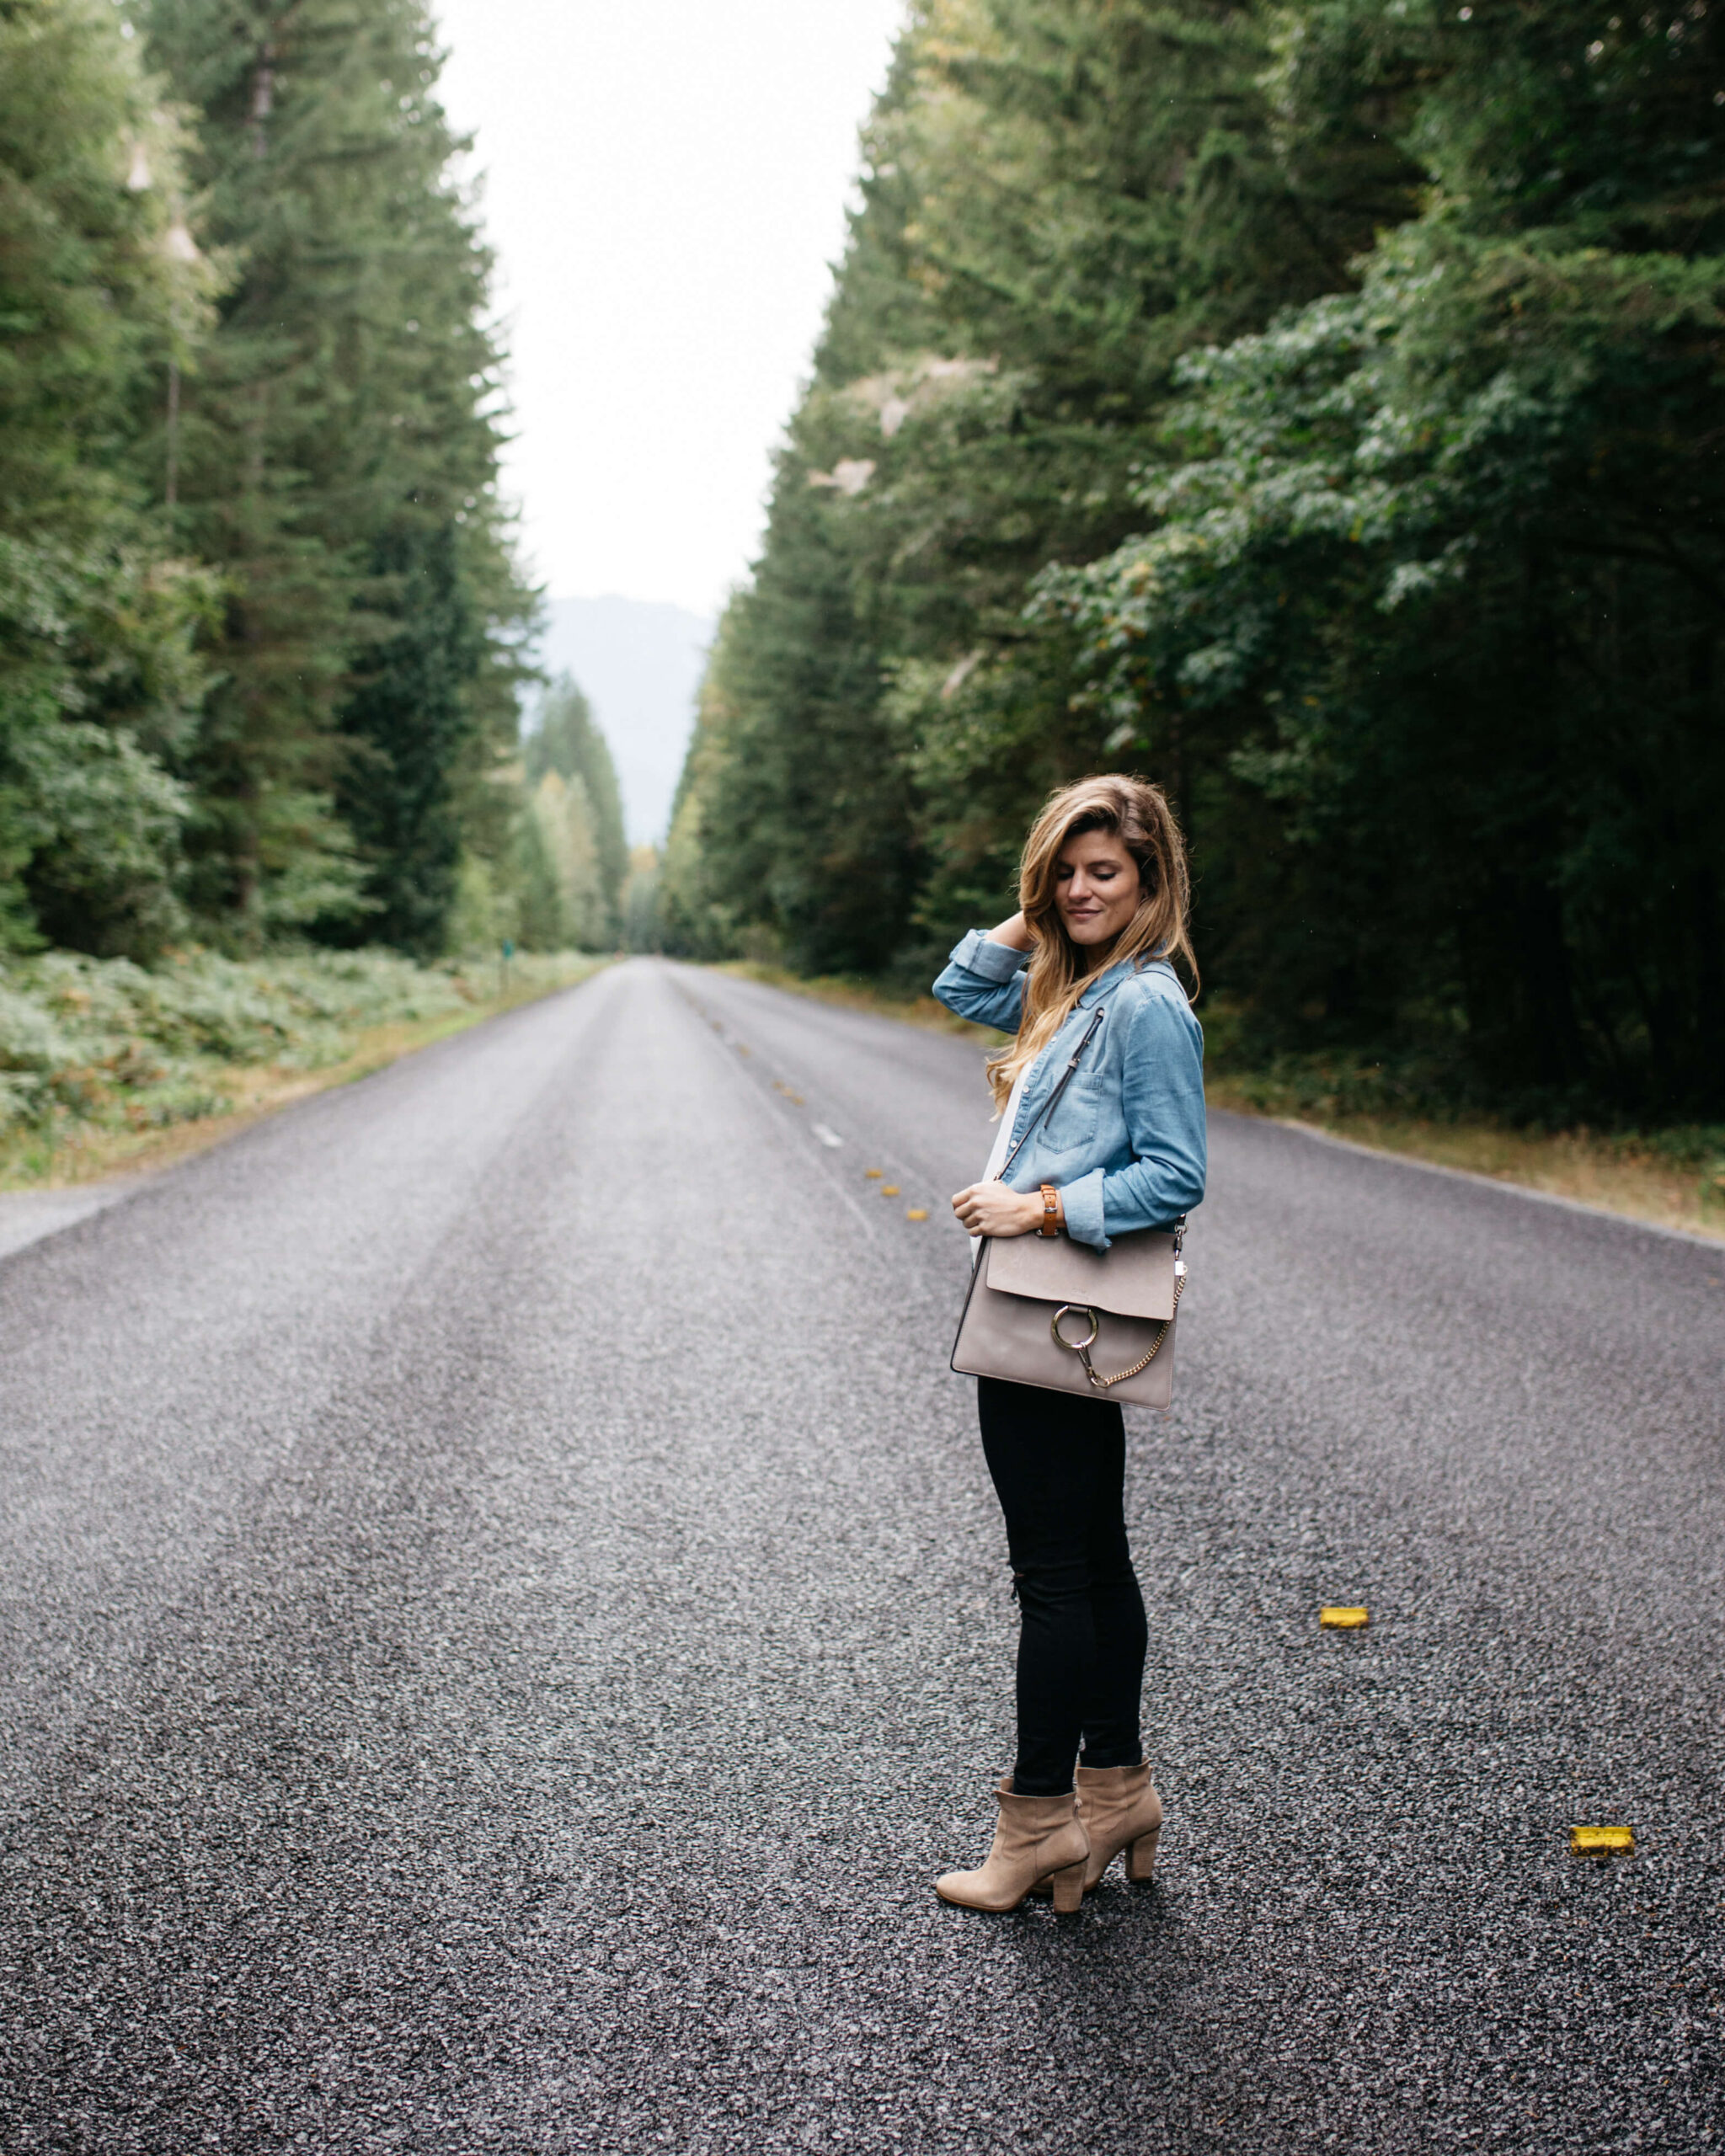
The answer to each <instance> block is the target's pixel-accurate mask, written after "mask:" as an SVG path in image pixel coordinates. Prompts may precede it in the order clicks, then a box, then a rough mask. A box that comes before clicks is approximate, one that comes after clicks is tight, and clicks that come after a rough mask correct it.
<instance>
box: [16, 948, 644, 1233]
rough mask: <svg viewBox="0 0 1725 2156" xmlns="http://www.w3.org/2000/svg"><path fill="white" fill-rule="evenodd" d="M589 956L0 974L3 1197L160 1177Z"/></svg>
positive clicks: (61, 959) (538, 992) (286, 959)
mask: <svg viewBox="0 0 1725 2156" xmlns="http://www.w3.org/2000/svg"><path fill="white" fill-rule="evenodd" d="M603 963H605V961H604V960H602V959H601V958H590V957H587V956H585V954H581V953H552V954H548V955H537V954H534V955H526V954H523V955H520V956H517V957H516V958H515V959H513V960H512V961H511V962H510V966H509V968H508V976H509V977H508V980H507V984H506V985H505V981H504V980H503V979H502V978H501V969H499V963H498V961H497V960H496V959H494V958H488V959H484V960H481V961H469V962H465V963H457V962H449V963H441V964H437V965H431V966H421V965H416V964H414V963H413V961H412V960H410V959H407V958H401V957H399V956H398V954H396V953H393V952H385V951H343V952H334V951H331V952H299V953H292V954H290V955H284V956H280V957H277V958H259V959H248V960H238V959H230V958H220V957H218V956H217V955H216V954H215V953H211V952H206V951H190V952H184V953H175V954H174V956H172V957H170V958H168V959H167V960H166V961H165V962H164V963H163V964H162V965H160V966H158V967H156V968H153V969H149V970H146V969H144V968H142V967H139V966H136V965H133V964H131V963H130V962H129V961H127V960H125V959H112V958H110V959H102V958H85V957H83V956H82V955H80V954H78V953H72V952H63V951H53V952H47V953H43V954H41V955H40V957H36V958H26V959H12V960H9V961H8V962H7V963H5V964H3V965H0V1190H25V1189H44V1188H54V1187H63V1186H65V1185H67V1184H72V1183H79V1182H91V1181H93V1180H94V1179H96V1178H98V1177H103V1176H107V1175H111V1174H114V1173H115V1172H116V1171H121V1170H136V1171H143V1170H147V1169H151V1168H156V1167H161V1166H166V1165H168V1163H169V1162H170V1161H175V1160H179V1159H182V1158H184V1157H185V1156H186V1155H189V1154H191V1153H195V1152H199V1151H201V1150H203V1149H204V1148H205V1147H206V1146H208V1145H216V1144H217V1143H219V1142H220V1141H221V1140H222V1139H225V1138H228V1137H231V1136H232V1135H233V1134H234V1133H235V1132H236V1131H238V1130H241V1129H244V1128H245V1127H246V1126H247V1125H248V1124H249V1123H255V1122H257V1121H258V1120H259V1118H262V1117H264V1116H265V1115H268V1114H270V1113H272V1112H273V1111H274V1110H275V1109H277V1108H280V1107H286V1105H287V1103H288V1102H291V1101H295V1100H298V1099H301V1098H302V1097H304V1096H306V1095H307V1094H309V1093H316V1092H322V1091H324V1090H325V1089H326V1088H328V1087H329V1086H339V1085H345V1084H348V1083H350V1081H353V1080H355V1079H356V1078H363V1077H365V1076H366V1075H368V1074H369V1073H370V1072H371V1071H373V1070H381V1069H382V1067H383V1065H386V1064H388V1063H393V1062H394V1061H395V1060H396V1059H397V1058H398V1057H399V1056H403V1055H406V1054H411V1053H412V1052H413V1051H414V1049H420V1048H425V1047H427V1046H429V1045H430V1043H431V1042H433V1041H436V1040H441V1039H444V1038H446V1037H447V1036H448V1035H450V1034H451V1033H461V1032H463V1031H464V1030H465V1029H466V1028H467V1027H469V1026H473V1025H477V1024H478V1022H480V1021H481V1020H482V1019H484V1018H489V1017H494V1016H495V1015H496V1014H497V1013H498V1012H499V1011H507V1010H511V1009H513V1008H514V1007H515V1006H516V1005H518V1004H522V1003H529V1002H532V1001H537V999H538V998H539V997H540V996H542V995H550V994H552V993H553V991H554V990H558V989H559V988H566V987H569V986H571V985H573V984H574V982H576V981H579V980H584V979H586V978H587V976H588V975H589V974H591V973H593V972H594V971H595V970H596V969H598V968H599V967H600V966H601V965H602V964H603Z"/></svg>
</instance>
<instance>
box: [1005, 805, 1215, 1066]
mask: <svg viewBox="0 0 1725 2156" xmlns="http://www.w3.org/2000/svg"><path fill="white" fill-rule="evenodd" d="M1086 831H1107V832H1108V833H1110V834H1111V835H1113V836H1114V837H1115V838H1118V839H1119V841H1120V843H1121V845H1122V846H1124V847H1125V849H1126V851H1127V852H1128V853H1130V855H1131V857H1132V858H1133V860H1134V861H1135V862H1137V864H1138V875H1139V881H1140V896H1139V901H1138V910H1137V912H1136V913H1135V914H1134V915H1133V916H1132V918H1131V920H1130V921H1128V922H1127V924H1126V926H1124V928H1123V929H1122V930H1121V931H1120V932H1119V935H1118V936H1117V937H1115V938H1114V942H1112V943H1109V944H1104V945H1101V946H1088V947H1086V946H1081V945H1079V944H1076V943H1074V942H1073V941H1072V940H1071V937H1069V936H1068V935H1067V933H1066V930H1065V923H1064V922H1063V921H1061V919H1060V908H1059V906H1058V905H1056V903H1055V892H1056V890H1057V889H1058V888H1059V878H1058V873H1057V872H1058V870H1059V868H1060V850H1061V848H1062V847H1063V846H1065V845H1066V843H1067V841H1069V840H1071V839H1075V838H1077V837H1079V836H1081V835H1082V834H1083V833H1084V832H1086ZM1018 904H1019V905H1020V906H1021V907H1022V909H1023V914H1024V924H1025V926H1026V927H1027V928H1028V930H1029V931H1030V932H1031V934H1032V935H1033V937H1035V939H1036V943H1035V947H1034V949H1033V952H1032V953H1031V958H1030V968H1029V972H1028V975H1027V977H1026V979H1025V983H1024V1007H1023V1012H1022V1014H1021V1015H1020V1017H1019V1020H1018V1034H1017V1039H1016V1040H1014V1041H1013V1043H1012V1046H1011V1047H1010V1048H1005V1049H1001V1051H1000V1053H999V1054H997V1055H994V1056H991V1057H990V1059H989V1064H988V1082H989V1084H990V1086H991V1087H992V1088H993V1091H994V1097H995V1104H996V1107H1001V1108H1004V1107H1005V1106H1006V1104H1007V1097H1008V1096H1009V1095H1010V1094H1011V1092H1012V1086H1013V1085H1014V1083H1015V1082H1016V1081H1017V1076H1018V1073H1019V1072H1020V1071H1021V1070H1023V1069H1024V1068H1025V1066H1026V1065H1028V1064H1031V1063H1033V1062H1034V1061H1035V1060H1036V1059H1037V1057H1038V1056H1039V1055H1040V1054H1042V1051H1043V1050H1044V1049H1045V1048H1046V1047H1047V1046H1048V1044H1049V1042H1050V1041H1051V1040H1052V1039H1053V1038H1054V1037H1055V1034H1056V1033H1059V1031H1060V1027H1062V1026H1063V1025H1065V1022H1066V1021H1067V1019H1068V1018H1069V1017H1071V1015H1072V1012H1073V1010H1074V1009H1075V1008H1076V1005H1077V1001H1078V999H1079V997H1080V996H1081V995H1082V994H1083V993H1084V989H1085V985H1086V983H1087V981H1088V980H1089V979H1091V977H1092V975H1093V974H1097V973H1099V972H1100V971H1101V970H1102V969H1103V967H1105V966H1114V965H1118V964H1119V963H1120V961H1121V960H1122V959H1123V958H1137V959H1140V960H1143V959H1148V958H1178V959H1183V961H1184V962H1185V966H1186V970H1187V971H1188V974H1190V975H1191V977H1192V990H1191V993H1192V994H1193V995H1196V994H1197V992H1198V958H1197V956H1196V954H1195V953H1194V950H1193V948H1192V937H1191V934H1190V931H1189V927H1188V915H1190V912H1191V910H1192V883H1191V878H1190V876H1189V875H1188V872H1187V867H1186V842H1185V841H1184V840H1183V838H1182V837H1181V835H1180V826H1179V825H1178V823H1176V822H1175V820H1174V812H1173V810H1172V809H1170V808H1169V806H1168V803H1167V796H1166V795H1165V794H1164V793H1163V792H1162V788H1161V787H1158V786H1152V785H1151V782H1150V781H1149V780H1148V779H1144V778H1135V777H1131V776H1127V775H1126V774H1125V773H1124V772H1120V771H1108V772H1104V773H1103V774H1101V775H1100V776H1097V777H1095V778H1081V779H1080V780H1079V781H1078V782H1077V783H1076V785H1075V786H1063V787H1060V789H1059V791H1058V792H1055V793H1052V794H1050V795H1049V799H1048V802H1047V804H1046V806H1045V807H1044V809H1043V812H1042V814H1040V815H1039V817H1038V818H1037V819H1036V821H1035V823H1034V824H1033V825H1032V826H1031V830H1030V835H1029V837H1028V839H1026V840H1025V841H1024V852H1023V858H1022V859H1021V860H1020V862H1019V863H1018Z"/></svg>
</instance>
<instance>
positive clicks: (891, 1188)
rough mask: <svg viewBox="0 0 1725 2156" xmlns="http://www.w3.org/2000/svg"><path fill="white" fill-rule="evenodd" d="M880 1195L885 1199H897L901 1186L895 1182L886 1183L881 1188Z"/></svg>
mask: <svg viewBox="0 0 1725 2156" xmlns="http://www.w3.org/2000/svg"><path fill="white" fill-rule="evenodd" d="M880 1194H881V1196H882V1197H883V1198H896V1197H897V1196H898V1194H899V1186H898V1185H897V1184H896V1183H895V1182H884V1183H883V1184H882V1185H881V1186H880Z"/></svg>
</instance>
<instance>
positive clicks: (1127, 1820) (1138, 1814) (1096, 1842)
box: [1078, 1767, 1162, 1892]
mask: <svg viewBox="0 0 1725 2156" xmlns="http://www.w3.org/2000/svg"><path fill="white" fill-rule="evenodd" d="M1078 1805H1079V1810H1080V1812H1081V1813H1082V1815H1083V1819H1084V1831H1085V1833H1087V1835H1088V1836H1089V1837H1090V1860H1089V1861H1088V1863H1087V1864H1086V1865H1085V1867H1084V1885H1085V1889H1086V1892H1088V1891H1089V1889H1090V1888H1091V1887H1094V1886H1095V1884H1096V1882H1097V1880H1098V1879H1100V1878H1101V1877H1102V1876H1103V1872H1105V1871H1106V1870H1108V1866H1109V1865H1111V1864H1112V1863H1113V1862H1114V1859H1115V1858H1116V1857H1117V1856H1118V1855H1119V1854H1120V1851H1121V1850H1122V1849H1124V1851H1125V1852H1126V1876H1127V1877H1128V1878H1129V1879H1133V1880H1146V1879H1148V1878H1149V1877H1150V1876H1151V1872H1152V1871H1153V1870H1155V1868H1156V1838H1157V1837H1158V1836H1159V1835H1160V1834H1161V1833H1162V1799H1161V1798H1160V1797H1159V1796H1157V1795H1156V1790H1155V1789H1154V1788H1153V1787H1152V1786H1151V1779H1150V1769H1149V1768H1148V1767H1081V1768H1080V1769H1078Z"/></svg>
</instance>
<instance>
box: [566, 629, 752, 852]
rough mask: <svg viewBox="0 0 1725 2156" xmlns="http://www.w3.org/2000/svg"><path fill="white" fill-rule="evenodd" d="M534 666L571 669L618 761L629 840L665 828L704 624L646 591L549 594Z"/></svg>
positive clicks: (703, 649)
mask: <svg viewBox="0 0 1725 2156" xmlns="http://www.w3.org/2000/svg"><path fill="white" fill-rule="evenodd" d="M545 611H546V632H545V638H544V641H543V642H542V643H541V645H540V647H539V659H540V664H542V666H544V668H545V669H546V670H547V672H548V673H550V674H553V675H557V674H563V673H569V674H572V675H574V678H575V680H576V683H577V684H578V686H579V687H580V688H581V689H582V690H583V691H585V694H586V697H587V701H588V702H590V704H591V705H592V707H593V713H594V716H595V718H597V720H598V721H599V724H600V727H601V730H602V731H603V733H604V735H605V738H606V741H608V742H609V743H610V744H611V755H612V757H613V759H614V760H615V761H616V764H617V784H618V785H619V786H620V787H621V788H622V797H623V819H624V821H625V823H626V824H627V825H628V834H629V843H630V844H631V845H632V846H642V845H646V844H649V843H651V842H654V841H659V840H661V839H663V838H664V836H665V826H666V825H668V824H669V823H670V803H671V796H672V794H673V793H674V792H676V783H677V778H678V775H679V774H680V773H681V770H682V767H683V754H684V751H685V750H686V749H687V747H688V745H689V734H690V730H691V728H692V726H693V724H694V721H695V691H696V689H697V687H698V686H699V684H700V680H701V670H702V666H703V665H704V664H706V659H707V647H708V644H710V643H712V641H713V626H714V625H713V623H712V622H708V621H703V620H702V618H701V616H699V615H698V614H690V613H687V612H686V611H684V609H683V608H682V607H681V606H665V605H660V604H659V603H658V602H656V601H654V600H647V599H615V598H611V599H553V600H551V601H550V602H549V603H548V604H547V607H546V610H545Z"/></svg>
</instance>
